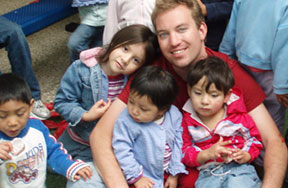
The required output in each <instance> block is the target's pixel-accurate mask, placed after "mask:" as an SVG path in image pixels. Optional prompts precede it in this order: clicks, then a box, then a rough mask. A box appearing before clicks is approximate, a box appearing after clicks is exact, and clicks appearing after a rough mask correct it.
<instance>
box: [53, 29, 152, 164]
mask: <svg viewBox="0 0 288 188" xmlns="http://www.w3.org/2000/svg"><path fill="white" fill-rule="evenodd" d="M156 44H157V39H156V36H155V35H154V34H153V33H152V32H151V31H150V29H149V28H148V27H146V26H143V25H131V26H128V27H126V28H124V29H122V30H120V31H119V32H117V33H116V34H115V36H114V37H113V39H112V41H111V43H110V45H109V46H108V47H107V49H104V48H93V49H90V50H87V51H83V52H81V54H80V60H77V61H75V62H74V63H73V64H72V65H71V66H70V67H69V68H68V70H67V71H66V73H65V75H64V76H63V78H62V81H61V84H60V88H59V90H58V92H57V95H56V98H55V103H54V104H55V109H56V111H57V112H59V113H60V114H61V115H62V116H63V117H64V119H65V120H66V121H67V122H69V125H70V126H69V127H68V129H66V131H65V132H64V133H63V135H62V136H61V137H60V138H59V140H60V141H61V142H63V144H64V145H65V148H66V149H67V150H68V151H69V153H70V154H71V155H72V156H73V158H77V159H82V160H85V161H93V159H92V153H91V148H90V144H89V136H90V133H91V131H92V130H93V128H94V127H95V125H96V123H97V120H98V119H99V118H100V117H101V116H102V114H103V113H104V112H105V111H106V110H107V108H108V107H109V105H110V101H113V100H114V99H115V98H116V97H117V96H118V94H119V93H120V92H121V91H122V89H123V87H124V86H125V84H126V82H127V80H128V78H127V77H128V75H130V74H132V73H133V72H135V71H136V70H137V69H138V68H140V67H141V66H142V65H144V64H145V63H147V62H152V61H153V59H154V56H155V52H156V49H155V48H156Z"/></svg>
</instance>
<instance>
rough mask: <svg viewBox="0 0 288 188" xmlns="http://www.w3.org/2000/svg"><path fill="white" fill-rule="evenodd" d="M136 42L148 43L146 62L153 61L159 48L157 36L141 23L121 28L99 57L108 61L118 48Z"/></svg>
mask: <svg viewBox="0 0 288 188" xmlns="http://www.w3.org/2000/svg"><path fill="white" fill-rule="evenodd" d="M136 43H146V48H145V59H144V64H148V63H151V62H153V61H154V58H155V57H156V53H157V49H158V41H157V37H156V35H155V34H154V33H153V32H152V31H151V30H150V29H149V28H148V27H146V26H145V25H141V24H134V25H130V26H127V27H124V28H123V29H121V30H119V31H118V32H117V33H116V34H115V35H114V36H113V38H112V40H111V42H110V44H109V45H108V47H107V48H106V51H105V52H104V53H103V54H102V55H100V57H99V59H100V61H102V62H107V61H108V60H109V55H110V54H111V52H112V51H113V50H115V49H116V48H118V47H121V46H123V45H131V44H136Z"/></svg>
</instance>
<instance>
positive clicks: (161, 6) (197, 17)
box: [151, 0, 205, 30]
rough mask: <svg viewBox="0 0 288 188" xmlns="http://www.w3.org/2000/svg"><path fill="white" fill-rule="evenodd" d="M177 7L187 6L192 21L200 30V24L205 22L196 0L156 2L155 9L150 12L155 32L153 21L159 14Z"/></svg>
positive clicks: (160, 0) (158, 0)
mask: <svg viewBox="0 0 288 188" xmlns="http://www.w3.org/2000/svg"><path fill="white" fill-rule="evenodd" d="M179 5H184V6H187V8H189V9H190V10H191V16H192V18H193V19H194V21H195V23H196V25H197V26H198V28H200V26H201V23H202V22H205V18H204V15H203V13H202V10H201V7H200V6H199V4H198V2H197V0H156V3H155V8H154V10H153V12H152V16H151V19H152V23H153V25H154V27H155V28H156V30H157V27H156V24H155V21H156V18H157V16H158V15H159V14H161V13H163V12H165V11H167V10H170V9H173V8H176V7H177V6H179Z"/></svg>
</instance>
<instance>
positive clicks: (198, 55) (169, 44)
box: [155, 5, 207, 68]
mask: <svg viewBox="0 0 288 188" xmlns="http://www.w3.org/2000/svg"><path fill="white" fill-rule="evenodd" d="M155 25H156V30H157V36H158V41H159V44H160V48H161V51H162V53H163V55H164V56H165V57H166V59H167V60H168V61H169V62H170V63H172V65H173V66H174V67H176V68H186V67H187V66H188V65H190V64H191V63H192V64H193V63H195V62H196V61H198V60H200V59H202V58H205V57H206V56H207V54H206V51H205V43H204V40H205V37H206V33H207V27H206V24H205V23H204V22H203V23H202V24H201V26H200V28H198V27H197V25H196V23H195V21H194V20H193V18H192V15H191V11H190V9H188V8H187V7H186V6H184V5H179V6H177V7H175V8H173V9H170V10H167V11H165V12H163V13H161V14H159V15H158V16H157V18H156V20H155Z"/></svg>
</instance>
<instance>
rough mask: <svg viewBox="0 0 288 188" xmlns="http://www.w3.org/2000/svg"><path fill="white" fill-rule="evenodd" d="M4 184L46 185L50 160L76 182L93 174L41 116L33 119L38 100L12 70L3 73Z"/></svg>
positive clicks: (0, 132)
mask: <svg viewBox="0 0 288 188" xmlns="http://www.w3.org/2000/svg"><path fill="white" fill-rule="evenodd" d="M0 85H1V87H0V187H5V188H7V187H21V188H24V187H39V188H40V187H45V179H46V170H47V163H48V165H50V166H51V167H52V168H53V169H54V170H55V171H56V172H57V173H59V174H62V175H64V176H66V177H67V178H68V179H69V180H72V181H76V180H79V179H80V177H81V176H82V177H83V178H84V179H85V180H86V178H87V177H89V178H90V177H91V176H92V171H91V168H90V167H89V166H88V165H87V164H85V163H84V162H82V161H72V160H71V157H70V156H69V155H68V154H67V152H66V150H65V149H64V148H63V147H62V145H60V144H59V143H57V142H56V140H55V138H54V137H53V136H52V135H50V134H49V130H48V128H46V126H45V125H43V123H42V122H41V121H40V120H38V119H30V118H29V114H30V112H31V110H32V109H33V104H34V99H32V97H31V91H30V89H29V87H28V85H27V83H26V82H25V81H24V80H23V79H22V78H20V77H17V76H15V75H13V74H11V73H9V74H3V75H1V76H0Z"/></svg>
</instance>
